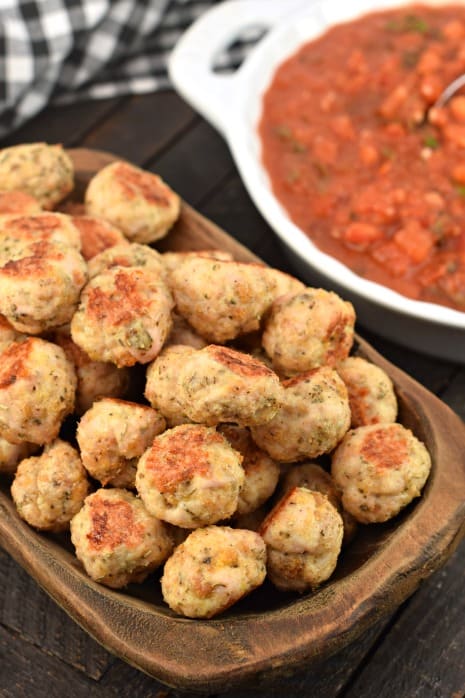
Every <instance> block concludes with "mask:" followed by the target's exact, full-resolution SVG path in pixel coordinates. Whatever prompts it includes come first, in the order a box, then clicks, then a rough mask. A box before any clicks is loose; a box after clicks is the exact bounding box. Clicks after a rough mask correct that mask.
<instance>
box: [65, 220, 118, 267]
mask: <svg viewBox="0 0 465 698" xmlns="http://www.w3.org/2000/svg"><path fill="white" fill-rule="evenodd" d="M72 221H73V223H74V225H75V226H76V228H77V229H78V230H79V233H80V236H81V252H82V256H83V257H84V259H85V260H89V259H92V258H93V257H95V256H96V255H98V254H99V253H100V252H103V251H104V250H106V249H108V248H110V247H113V246H114V245H121V244H123V245H124V244H126V245H127V244H129V243H128V241H127V240H126V238H125V237H124V235H123V233H122V232H121V230H118V228H115V227H114V226H113V225H111V224H110V223H108V221H104V220H103V219H101V218H93V217H92V216H73V218H72Z"/></svg>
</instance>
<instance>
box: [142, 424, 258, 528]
mask: <svg viewBox="0 0 465 698" xmlns="http://www.w3.org/2000/svg"><path fill="white" fill-rule="evenodd" d="M241 462H242V456H241V455H240V454H239V453H238V452H237V451H235V450H234V449H233V448H232V446H230V444H229V443H228V441H227V440H226V439H225V438H224V436H221V434H218V433H217V432H216V431H215V430H214V429H212V428H209V427H206V426H203V425H196V424H195V425H194V424H181V425H180V426H178V427H173V428H172V429H169V430H167V431H165V432H164V433H163V434H160V436H156V437H155V439H154V441H153V444H152V446H151V447H150V448H149V449H147V451H146V452H145V453H144V455H143V456H142V457H141V459H140V460H139V463H138V465H137V475H136V487H137V491H138V492H139V494H140V496H141V498H142V501H143V502H144V504H145V506H146V507H147V509H148V511H150V512H151V513H152V514H153V515H154V516H157V517H158V518H159V519H163V520H164V521H167V522H168V523H171V524H174V525H175V526H181V528H199V527H200V526H206V525H208V524H212V523H216V522H217V521H220V520H221V519H228V518H229V517H230V516H232V514H233V513H234V512H235V511H236V509H237V504H238V500H239V492H240V489H241V487H242V485H243V483H244V471H243V469H242V467H241Z"/></svg>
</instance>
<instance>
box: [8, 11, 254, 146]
mask: <svg viewBox="0 0 465 698" xmlns="http://www.w3.org/2000/svg"><path fill="white" fill-rule="evenodd" d="M216 2H218V0H204V1H203V2H202V1H201V0H113V1H112V0H0V137H3V136H5V135H7V134H8V133H10V132H11V131H13V130H14V129H16V128H18V127H19V126H20V125H21V124H23V123H24V122H25V121H27V120H28V119H30V118H31V117H32V116H34V115H35V114H37V113H38V112H39V111H41V110H42V109H43V108H44V107H45V106H46V105H47V104H49V103H60V104H63V103H71V102H75V101H77V100H83V99H103V98H110V97H116V96H120V95H127V94H142V93H147V92H152V91H154V90H157V89H160V88H163V87H167V86H168V77H167V72H166V62H167V57H168V55H169V53H170V51H171V49H172V47H173V46H174V44H175V43H176V41H177V39H178V38H179V36H180V35H181V34H182V32H183V31H184V30H185V29H186V28H187V27H188V26H189V24H191V22H193V21H194V20H195V19H196V18H197V17H199V16H200V15H201V14H202V13H203V12H204V11H205V10H207V9H208V8H209V7H211V5H213V4H215V3H216ZM246 43H247V42H244V44H246ZM242 53H243V47H241V46H236V47H235V52H234V51H233V52H232V53H231V52H226V53H225V55H223V56H219V57H218V61H217V62H218V66H219V68H220V69H221V68H222V67H223V68H226V69H227V68H228V67H231V66H233V65H234V64H235V63H237V62H240V57H241V56H242Z"/></svg>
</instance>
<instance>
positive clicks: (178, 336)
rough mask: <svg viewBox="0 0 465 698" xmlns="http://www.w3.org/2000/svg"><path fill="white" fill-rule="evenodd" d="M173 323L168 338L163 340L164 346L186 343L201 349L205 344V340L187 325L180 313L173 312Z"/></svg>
mask: <svg viewBox="0 0 465 698" xmlns="http://www.w3.org/2000/svg"><path fill="white" fill-rule="evenodd" d="M171 317H172V320H173V325H172V327H171V332H170V334H169V337H168V339H167V340H166V342H165V347H167V346H173V345H176V344H178V345H187V346H189V347H193V348H194V349H203V347H206V346H207V342H206V341H205V340H204V339H203V337H201V336H200V335H199V334H197V332H196V331H195V330H194V328H193V327H191V326H190V325H189V323H188V322H187V320H185V319H184V318H183V317H182V315H179V314H178V313H176V312H173V313H172V315H171Z"/></svg>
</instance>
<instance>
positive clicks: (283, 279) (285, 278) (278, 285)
mask: <svg viewBox="0 0 465 698" xmlns="http://www.w3.org/2000/svg"><path fill="white" fill-rule="evenodd" d="M266 275H267V276H268V278H269V280H270V281H271V282H272V283H273V284H274V290H273V301H275V300H276V299H278V298H281V296H287V295H289V294H291V295H292V296H294V295H295V294H297V293H303V292H304V291H305V290H306V288H307V287H306V286H305V284H304V283H303V282H302V281H299V279H296V278H295V276H291V275H290V274H286V273H285V272H284V271H280V270H279V269H273V268H272V267H266Z"/></svg>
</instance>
